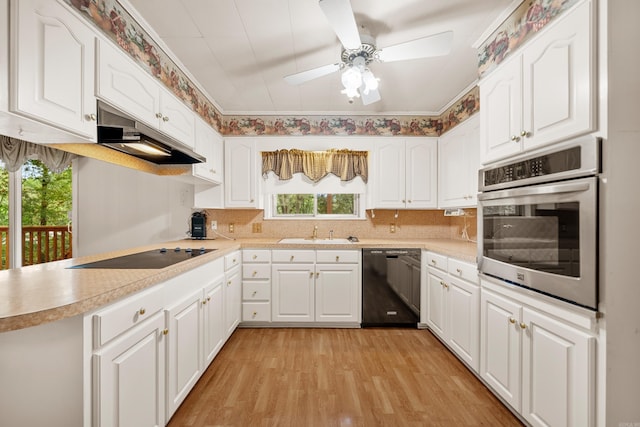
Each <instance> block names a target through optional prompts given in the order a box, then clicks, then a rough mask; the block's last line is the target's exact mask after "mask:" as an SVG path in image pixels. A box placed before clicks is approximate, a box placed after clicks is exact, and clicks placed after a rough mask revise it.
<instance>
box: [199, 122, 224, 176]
mask: <svg viewBox="0 0 640 427" xmlns="http://www.w3.org/2000/svg"><path fill="white" fill-rule="evenodd" d="M222 144H223V142H222V138H221V137H220V136H219V135H218V133H217V132H216V131H215V130H213V128H211V126H209V125H208V124H207V123H205V122H204V121H203V120H200V119H196V133H195V152H196V153H198V154H200V155H202V156H204V157H205V158H206V159H207V160H206V162H203V163H196V164H194V165H193V175H194V176H197V177H199V178H202V179H204V180H207V181H210V182H213V183H216V184H220V183H222V181H223V180H222V162H223V158H222V156H223V147H222Z"/></svg>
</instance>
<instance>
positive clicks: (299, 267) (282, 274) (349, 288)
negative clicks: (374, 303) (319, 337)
mask: <svg viewBox="0 0 640 427" xmlns="http://www.w3.org/2000/svg"><path fill="white" fill-rule="evenodd" d="M360 276H361V273H360V252H359V251H353V250H347V251H342V250H317V251H315V250H274V251H272V266H271V285H272V301H271V307H272V311H271V321H272V322H307V323H313V322H317V323H336V324H355V323H359V322H360V311H361V310H360V299H361V293H360V288H361V286H360V283H361V279H360Z"/></svg>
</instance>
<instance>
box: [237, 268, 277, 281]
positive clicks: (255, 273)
mask: <svg viewBox="0 0 640 427" xmlns="http://www.w3.org/2000/svg"><path fill="white" fill-rule="evenodd" d="M242 278H243V279H270V278H271V266H270V265H269V264H242Z"/></svg>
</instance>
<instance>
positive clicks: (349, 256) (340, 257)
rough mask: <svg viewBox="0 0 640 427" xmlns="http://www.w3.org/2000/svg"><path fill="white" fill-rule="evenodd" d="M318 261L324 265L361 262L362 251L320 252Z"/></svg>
mask: <svg viewBox="0 0 640 427" xmlns="http://www.w3.org/2000/svg"><path fill="white" fill-rule="evenodd" d="M316 261H317V262H322V263H351V264H357V263H358V262H359V261H360V251H318V252H317V253H316Z"/></svg>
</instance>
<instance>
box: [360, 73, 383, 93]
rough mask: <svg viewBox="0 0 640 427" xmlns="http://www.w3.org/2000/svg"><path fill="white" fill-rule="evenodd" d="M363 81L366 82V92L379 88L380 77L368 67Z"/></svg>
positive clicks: (363, 75)
mask: <svg viewBox="0 0 640 427" xmlns="http://www.w3.org/2000/svg"><path fill="white" fill-rule="evenodd" d="M362 82H363V83H364V92H365V94H368V93H369V91H372V90H376V89H378V83H379V82H378V79H376V78H375V76H374V75H373V73H372V72H371V71H370V70H369V69H368V68H366V69H365V70H364V72H363V73H362Z"/></svg>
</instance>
